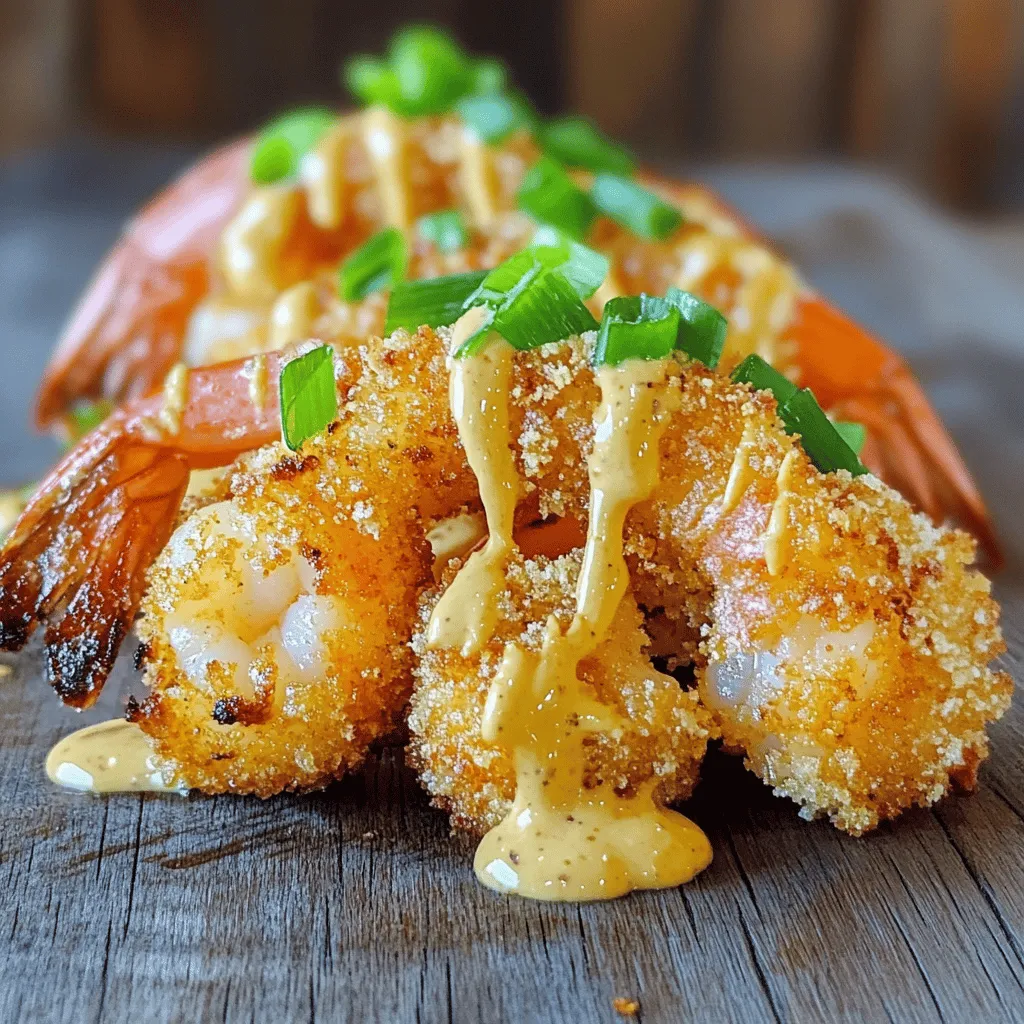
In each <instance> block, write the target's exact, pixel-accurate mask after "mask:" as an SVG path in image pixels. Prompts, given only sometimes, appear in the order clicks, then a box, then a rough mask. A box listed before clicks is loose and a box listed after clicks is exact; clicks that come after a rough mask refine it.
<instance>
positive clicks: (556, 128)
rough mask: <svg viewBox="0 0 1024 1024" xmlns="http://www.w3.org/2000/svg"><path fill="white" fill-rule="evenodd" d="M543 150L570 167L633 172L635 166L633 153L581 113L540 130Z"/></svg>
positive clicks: (551, 123)
mask: <svg viewBox="0 0 1024 1024" xmlns="http://www.w3.org/2000/svg"><path fill="white" fill-rule="evenodd" d="M540 142H541V146H542V148H543V149H544V152H545V153H547V154H548V155H550V156H553V157H554V158H555V159H556V160H560V161H561V162H562V163H563V164H565V165H566V166H567V167H584V168H586V169H587V170H588V171H610V172H611V173H613V174H623V175H630V174H632V173H633V171H635V170H636V162H635V161H634V160H633V157H632V156H630V154H629V153H628V152H627V151H626V150H625V149H624V148H623V147H622V146H620V145H619V144H618V143H617V142H613V141H612V140H611V139H609V138H608V136H607V135H604V134H603V133H602V132H600V131H598V129H597V128H595V127H594V125H592V124H591V123H590V122H589V121H588V120H586V119H585V118H582V117H562V118H558V119H557V120H555V121H549V122H548V123H547V124H546V125H545V126H544V128H543V129H541V133H540Z"/></svg>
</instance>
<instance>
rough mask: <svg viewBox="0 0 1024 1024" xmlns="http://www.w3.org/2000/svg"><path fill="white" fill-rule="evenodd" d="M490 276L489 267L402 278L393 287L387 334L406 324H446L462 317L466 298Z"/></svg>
mask: <svg viewBox="0 0 1024 1024" xmlns="http://www.w3.org/2000/svg"><path fill="white" fill-rule="evenodd" d="M486 276H487V271H486V270H477V271H473V272H472V273H469V274H451V275H449V276H448V277H434V278H430V279H428V280H425V281H401V282H400V283H399V284H397V285H395V287H394V289H392V292H391V297H390V299H389V300H388V315H387V320H386V322H385V324H384V334H385V335H388V334H391V333H392V332H393V331H396V330H398V328H399V327H404V328H405V329H406V330H407V331H415V330H416V329H417V328H419V327H447V326H448V324H453V323H455V321H456V320H458V319H459V317H460V316H462V313H463V311H464V310H465V308H466V300H467V299H468V298H469V297H470V295H472V294H473V293H474V292H475V291H476V290H477V289H478V288H479V287H480V285H481V284H483V280H484V278H485V277H486Z"/></svg>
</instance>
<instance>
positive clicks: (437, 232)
mask: <svg viewBox="0 0 1024 1024" xmlns="http://www.w3.org/2000/svg"><path fill="white" fill-rule="evenodd" d="M416 229H417V231H418V232H419V234H420V237H421V238H425V239H426V240H427V241H428V242H433V244H434V245H435V246H437V248H438V249H439V250H440V251H441V252H458V251H459V250H460V249H465V248H466V243H467V242H468V241H469V231H468V230H467V228H466V220H465V218H464V217H463V216H462V213H461V212H460V211H459V210H441V211H440V212H438V213H428V214H427V215H426V216H425V217H420V219H419V220H418V221H417V222H416Z"/></svg>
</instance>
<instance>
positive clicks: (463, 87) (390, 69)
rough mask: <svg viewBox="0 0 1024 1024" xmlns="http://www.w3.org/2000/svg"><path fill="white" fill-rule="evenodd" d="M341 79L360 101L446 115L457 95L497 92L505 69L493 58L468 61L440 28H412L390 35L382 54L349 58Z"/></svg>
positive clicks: (406, 113) (403, 111)
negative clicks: (389, 41)
mask: <svg viewBox="0 0 1024 1024" xmlns="http://www.w3.org/2000/svg"><path fill="white" fill-rule="evenodd" d="M345 83H346V85H347V86H348V88H349V89H350V90H351V92H352V93H353V95H355V96H356V97H357V98H358V99H359V100H361V101H362V102H363V103H368V104H370V103H380V104H383V105H384V106H386V107H388V108H389V109H391V110H393V111H394V112H395V113H396V114H400V115H402V116H403V117H420V116H423V115H427V114H443V113H446V112H447V111H449V110H451V109H452V107H453V106H454V105H455V103H456V102H457V101H458V100H459V99H460V98H461V97H463V96H467V95H471V94H474V93H487V94H490V93H496V92H499V91H500V90H501V89H502V88H504V83H505V69H504V67H503V66H502V65H501V64H500V63H499V62H498V61H493V60H481V61H478V60H474V59H473V58H472V57H470V56H469V55H468V54H467V53H466V52H465V51H464V50H463V49H462V47H461V46H459V44H458V43H456V42H455V40H454V39H452V38H451V36H449V35H448V34H447V33H445V32H442V31H441V30H440V29H436V28H432V27H430V26H415V27H413V28H407V29H403V30H402V31H401V32H399V33H398V34H397V35H396V36H395V37H394V38H393V39H392V41H391V45H390V46H389V48H388V53H387V56H386V57H384V58H378V57H369V56H358V57H353V58H351V59H350V60H349V61H348V62H347V63H346V65H345Z"/></svg>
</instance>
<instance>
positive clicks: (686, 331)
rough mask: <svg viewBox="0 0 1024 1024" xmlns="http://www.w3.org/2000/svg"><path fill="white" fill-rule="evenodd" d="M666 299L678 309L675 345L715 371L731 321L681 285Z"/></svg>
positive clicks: (669, 293) (666, 295)
mask: <svg viewBox="0 0 1024 1024" xmlns="http://www.w3.org/2000/svg"><path fill="white" fill-rule="evenodd" d="M665 298H666V299H667V300H668V301H669V302H670V303H671V304H672V305H673V306H675V307H676V309H678V310H679V316H680V325H679V340H678V342H677V344H676V347H677V348H680V349H682V350H683V351H684V352H685V353H686V354H687V355H688V356H689V357H690V358H691V359H699V360H700V361H701V362H702V363H703V364H704V365H705V366H709V367H710V368H711V369H712V370H713V369H714V368H715V367H716V366H717V365H718V360H719V359H720V358H721V356H722V348H723V347H724V346H725V336H726V334H727V333H728V331H729V322H728V321H727V320H726V319H725V317H724V316H722V314H721V313H720V312H719V311H718V310H717V309H715V307H714V306H712V305H709V304H708V303H707V302H704V301H703V300H702V299H698V298H697V296H696V295H691V294H690V293H689V292H684V291H681V290H680V289H679V288H669V290H668V291H667V292H666V293H665Z"/></svg>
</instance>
